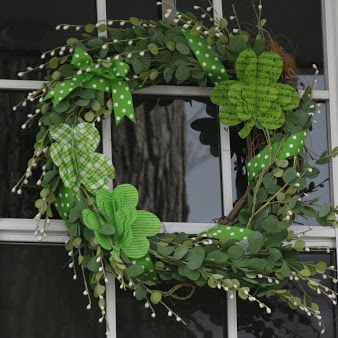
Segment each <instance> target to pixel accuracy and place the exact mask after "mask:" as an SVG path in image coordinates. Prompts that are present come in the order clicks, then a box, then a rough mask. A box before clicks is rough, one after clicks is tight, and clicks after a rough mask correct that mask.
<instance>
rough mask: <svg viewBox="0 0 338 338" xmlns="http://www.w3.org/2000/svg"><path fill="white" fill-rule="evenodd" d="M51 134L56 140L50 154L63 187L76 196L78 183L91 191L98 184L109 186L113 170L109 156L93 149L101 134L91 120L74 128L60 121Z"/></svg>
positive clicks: (113, 175) (78, 188)
mask: <svg viewBox="0 0 338 338" xmlns="http://www.w3.org/2000/svg"><path fill="white" fill-rule="evenodd" d="M50 134H51V136H52V138H53V139H54V140H55V141H56V142H54V143H53V144H52V145H51V147H50V154H51V157H52V160H53V162H54V163H55V164H56V165H57V166H58V167H59V172H60V177H61V179H62V181H63V184H64V185H65V187H68V188H71V189H73V190H74V191H75V193H76V194H77V196H79V191H80V185H81V184H83V185H84V186H85V187H86V189H87V190H89V191H90V192H91V193H93V194H95V190H96V189H98V188H101V187H104V188H108V187H109V182H108V178H114V177H115V170H114V167H113V164H112V162H111V160H110V159H109V157H107V156H105V155H102V154H99V153H95V150H96V148H97V146H98V145H99V143H100V134H99V132H98V131H97V129H96V128H95V127H94V126H93V125H92V124H90V123H80V124H78V125H77V126H76V127H75V128H71V127H70V126H69V125H67V124H60V125H59V126H58V127H56V128H54V129H52V130H51V131H50Z"/></svg>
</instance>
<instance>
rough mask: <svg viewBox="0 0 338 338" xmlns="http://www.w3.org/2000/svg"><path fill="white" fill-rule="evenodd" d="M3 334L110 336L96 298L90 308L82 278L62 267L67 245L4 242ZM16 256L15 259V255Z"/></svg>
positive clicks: (9, 336) (54, 337)
mask: <svg viewBox="0 0 338 338" xmlns="http://www.w3.org/2000/svg"><path fill="white" fill-rule="evenodd" d="M0 249H1V255H0V266H1V272H2V277H1V279H0V299H1V302H0V327H1V337H4V338H12V337H13V338H14V337H27V338H28V337H32V338H33V337H34V338H46V337H50V338H60V337H87V338H92V337H102V338H103V337H105V325H104V324H100V323H99V322H98V319H99V318H100V316H101V312H100V310H99V309H98V305H97V303H96V300H94V303H93V306H92V310H90V311H88V310H87V309H86V307H87V304H88V299H87V297H85V296H83V294H82V291H83V290H84V284H83V280H82V278H81V276H80V275H79V276H78V277H79V278H78V279H77V280H75V281H74V280H73V272H72V270H71V269H69V268H68V267H67V268H66V269H62V265H63V264H64V263H65V262H67V260H68V259H69V257H68V255H67V253H66V251H65V249H64V248H63V246H33V245H31V246H29V245H12V244H1V246H0ZM14 257H15V259H13V258H14Z"/></svg>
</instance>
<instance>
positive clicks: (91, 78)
mask: <svg viewBox="0 0 338 338" xmlns="http://www.w3.org/2000/svg"><path fill="white" fill-rule="evenodd" d="M71 64H72V65H73V66H74V67H75V68H77V69H79V71H78V72H77V75H74V76H73V77H72V78H70V79H66V80H64V81H63V82H61V83H59V84H57V85H56V86H55V88H53V89H52V90H51V91H50V92H49V93H48V94H47V95H46V96H45V98H44V99H45V100H46V99H49V98H51V97H54V100H53V106H54V107H55V106H56V105H57V104H58V103H60V102H61V101H62V100H63V99H64V98H65V97H67V96H68V95H69V94H70V93H71V91H73V90H74V89H75V88H77V87H82V88H89V89H96V90H102V91H105V92H107V93H109V92H111V94H112V99H113V103H114V115H115V121H116V125H118V124H119V123H120V121H121V120H122V118H123V117H124V116H127V117H128V118H129V119H130V120H132V121H133V122H134V123H135V122H136V120H135V115H134V107H133V101H132V96H131V92H130V88H129V85H128V84H127V82H126V81H124V78H125V76H126V75H127V73H128V71H129V65H127V64H126V63H124V62H121V61H117V60H113V61H109V62H108V61H107V62H104V63H101V62H99V63H94V62H93V60H92V58H91V56H90V55H89V54H88V53H87V52H85V51H84V50H83V49H81V48H76V49H75V52H74V54H73V57H72V62H71Z"/></svg>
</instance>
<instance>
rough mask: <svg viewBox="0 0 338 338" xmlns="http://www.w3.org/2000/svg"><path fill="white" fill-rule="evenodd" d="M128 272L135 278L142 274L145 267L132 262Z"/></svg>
mask: <svg viewBox="0 0 338 338" xmlns="http://www.w3.org/2000/svg"><path fill="white" fill-rule="evenodd" d="M126 272H127V274H128V275H129V277H131V278H133V277H137V276H140V275H142V274H143V272H144V269H143V268H142V267H141V266H140V265H137V264H132V265H130V266H129V267H128V268H127V269H126Z"/></svg>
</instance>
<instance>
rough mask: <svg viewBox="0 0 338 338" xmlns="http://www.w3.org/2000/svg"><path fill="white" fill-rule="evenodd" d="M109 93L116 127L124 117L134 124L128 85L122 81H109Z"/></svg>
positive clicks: (131, 99)
mask: <svg viewBox="0 0 338 338" xmlns="http://www.w3.org/2000/svg"><path fill="white" fill-rule="evenodd" d="M111 93H112V98H113V106H114V116H115V123H116V125H118V124H119V123H120V122H121V120H122V118H123V117H124V116H126V117H128V119H130V120H131V121H133V122H134V123H136V119H135V114H134V106H133V98H132V96H131V92H130V88H129V85H128V84H127V83H126V82H125V81H122V80H111Z"/></svg>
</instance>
